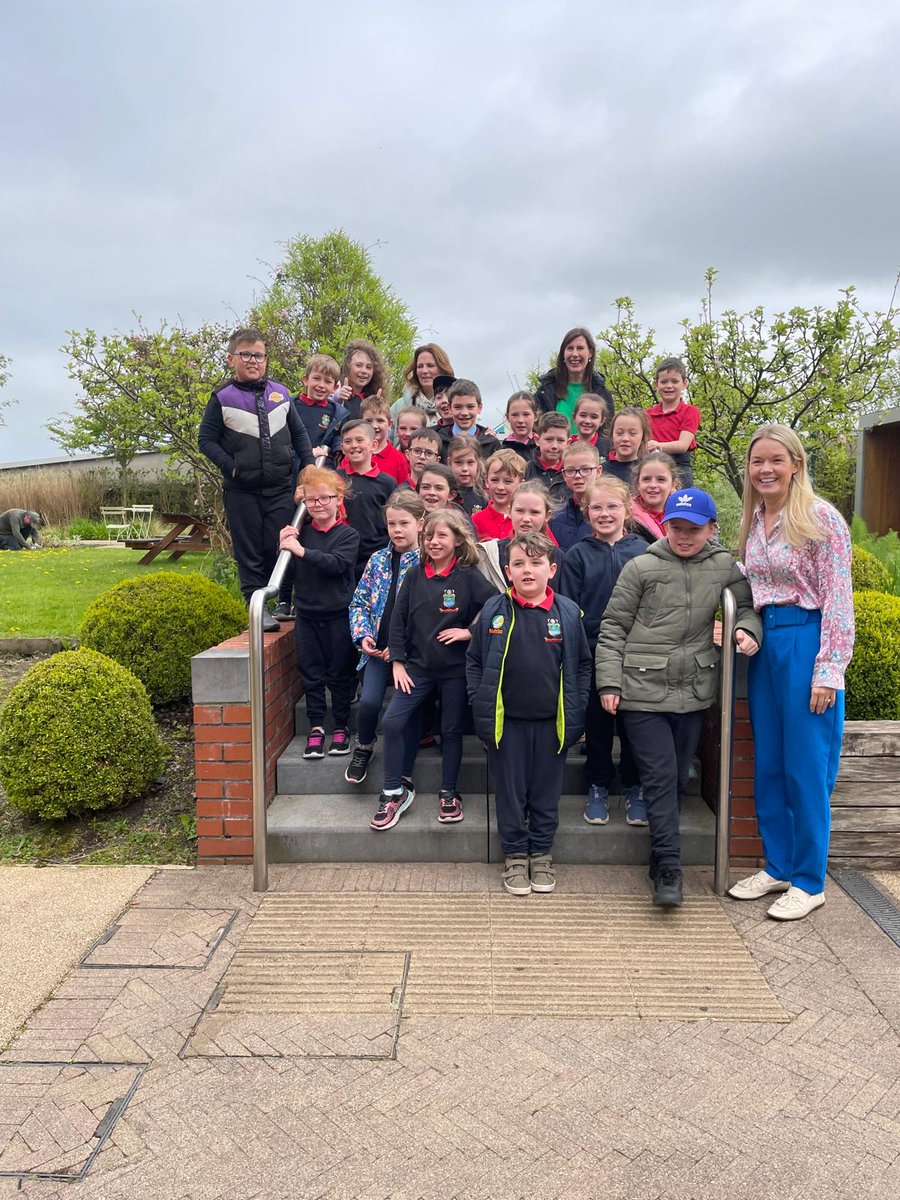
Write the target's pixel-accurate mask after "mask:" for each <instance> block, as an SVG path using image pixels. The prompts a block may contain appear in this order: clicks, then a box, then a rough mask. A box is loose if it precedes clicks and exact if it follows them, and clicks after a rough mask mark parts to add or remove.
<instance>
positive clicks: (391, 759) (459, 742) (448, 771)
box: [381, 672, 468, 792]
mask: <svg viewBox="0 0 900 1200" xmlns="http://www.w3.org/2000/svg"><path fill="white" fill-rule="evenodd" d="M410 678H411V679H412V681H413V683H414V684H415V685H416V686H415V687H414V688H413V690H412V691H411V692H409V693H407V692H403V691H401V690H400V689H399V688H398V689H397V690H396V691H395V692H394V695H393V697H392V698H391V702H390V704H389V705H388V710H387V712H386V713H385V714H384V717H383V718H382V721H381V735H382V737H383V738H384V786H385V788H389V789H392V788H398V787H400V781H401V775H403V774H404V773H405V772H406V767H407V766H411V764H412V763H413V762H415V752H416V751H418V749H419V737H420V735H421V722H420V720H419V716H420V713H419V709H420V708H421V707H422V705H423V704H424V703H425V701H426V700H427V699H428V697H429V696H430V695H431V694H432V693H433V692H437V693H438V694H439V696H440V697H441V790H443V791H453V792H455V791H456V785H457V783H458V782H459V768H460V766H461V765H462V752H463V723H464V722H465V719H466V708H467V705H468V699H467V696H466V679H465V676H464V675H463V676H461V677H460V678H459V679H426V678H425V677H424V676H422V675H413V673H412V672H410ZM410 752H412V757H411V758H410Z"/></svg>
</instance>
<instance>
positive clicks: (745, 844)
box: [729, 838, 763, 857]
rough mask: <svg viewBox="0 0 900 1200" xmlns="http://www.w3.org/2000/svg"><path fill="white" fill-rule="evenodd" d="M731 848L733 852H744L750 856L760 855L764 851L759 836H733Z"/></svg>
mask: <svg viewBox="0 0 900 1200" xmlns="http://www.w3.org/2000/svg"><path fill="white" fill-rule="evenodd" d="M729 848H730V850H731V853H732V854H744V855H747V856H748V857H753V856H754V855H755V856H756V857H759V855H761V854H762V852H763V848H762V842H761V841H760V840H759V838H732V840H731V843H730V847H729Z"/></svg>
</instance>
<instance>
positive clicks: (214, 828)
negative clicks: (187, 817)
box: [197, 817, 224, 837]
mask: <svg viewBox="0 0 900 1200" xmlns="http://www.w3.org/2000/svg"><path fill="white" fill-rule="evenodd" d="M223 832H224V829H223V827H222V820H221V818H220V817H198V818H197V836H198V837H221V836H222V834H223Z"/></svg>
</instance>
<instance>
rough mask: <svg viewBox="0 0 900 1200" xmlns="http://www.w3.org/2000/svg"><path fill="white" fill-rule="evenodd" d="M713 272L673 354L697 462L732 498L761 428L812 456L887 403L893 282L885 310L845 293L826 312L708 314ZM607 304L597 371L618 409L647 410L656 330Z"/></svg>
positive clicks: (624, 300)
mask: <svg viewBox="0 0 900 1200" xmlns="http://www.w3.org/2000/svg"><path fill="white" fill-rule="evenodd" d="M716 275H717V272H716V271H715V270H714V269H713V268H712V267H711V268H709V270H708V271H707V272H706V295H705V297H704V298H703V300H702V302H701V312H700V316H699V319H698V320H695V321H691V320H689V319H687V318H686V319H685V320H683V321H682V322H681V328H682V335H681V339H682V346H681V350H680V357H681V358H682V359H683V360H684V362H685V364H686V366H687V370H688V375H689V377H690V398H691V400H692V401H693V403H694V404H696V405H697V406H698V407H699V408H700V410H701V412H702V413H703V426H702V428H701V431H700V434H699V436H698V439H697V440H698V445H699V446H700V451H701V454H700V456H699V461H698V465H699V466H700V467H701V469H702V467H703V466H704V465H705V466H706V467H707V469H709V470H711V471H712V472H714V473H715V474H716V475H718V476H720V477H721V478H722V479H724V480H726V481H727V482H728V483H729V484H730V485H731V486H732V487H733V488H734V490H735V492H736V493H737V494H738V495H739V496H740V495H741V493H742V487H743V483H742V480H743V460H744V454H745V451H746V447H747V444H748V442H749V440H750V437H751V435H752V433H753V431H754V429H756V428H757V427H758V426H759V425H762V424H765V423H768V422H773V421H778V422H781V423H783V424H785V425H789V426H790V427H791V428H792V429H796V430H797V432H798V433H800V434H802V435H803V436H804V439H805V442H806V445H807V449H808V450H809V451H810V453H811V454H812V456H813V458H815V454H816V452H817V451H820V452H823V453H825V452H826V451H828V450H829V449H831V448H833V447H834V446H835V445H836V444H837V443H839V441H840V440H841V439H842V438H845V437H846V436H848V435H851V434H852V433H853V431H854V430H855V429H856V427H857V425H858V423H859V418H860V416H862V415H863V414H864V413H866V412H870V411H872V410H873V409H877V408H880V407H882V406H883V405H884V404H885V402H886V400H887V398H888V397H889V396H890V394H891V371H892V369H893V364H894V361H895V356H896V353H897V350H898V347H900V331H898V329H897V328H896V327H895V320H896V318H897V315H898V313H897V309H896V308H895V296H896V284H895V292H894V294H893V295H892V296H891V301H890V304H889V305H888V308H887V311H886V312H883V313H882V312H876V313H872V314H870V313H869V312H867V311H865V310H863V309H862V307H861V306H860V303H859V300H858V299H857V296H856V292H855V289H854V288H852V287H848V288H845V289H843V290H842V291H841V292H840V294H839V299H838V300H837V302H836V303H835V305H834V306H833V307H831V308H826V307H823V306H816V307H814V308H800V307H797V308H792V309H791V310H790V311H789V312H786V313H776V314H775V315H774V316H773V317H772V318H771V319H767V318H766V315H765V313H764V311H763V309H762V307H761V306H760V307H757V308H754V309H752V310H751V311H750V312H748V313H737V312H735V311H734V310H733V309H726V310H725V311H723V312H722V313H721V314H719V315H716V314H715V312H714V306H713V288H714V284H715V280H716ZM615 305H616V319H615V321H614V322H613V323H612V325H610V326H609V327H608V328H607V329H604V330H603V331H602V332H601V333H600V334H598V342H599V344H600V345H602V348H603V349H602V353H600V354H598V358H599V360H600V362H601V364H602V365H601V370H603V371H604V374H606V376H607V383H608V386H609V387H610V390H611V391H612V392H613V394H614V395H615V396H616V397H617V402H618V403H619V404H621V403H629V404H646V403H649V402H650V400H651V399H652V398H653V396H654V392H653V376H652V372H653V367H654V365H655V363H656V361H657V360H658V359H659V358H660V357H662V352H660V350H659V348H657V347H656V338H655V333H654V331H653V330H652V329H647V330H644V329H643V328H642V326H641V325H640V323H639V321H638V320H637V317H636V316H635V308H634V302H633V301H632V300H631V299H630V298H629V297H627V296H623V297H621V298H620V299H618V300H617V301H616V302H615ZM664 353H670V351H665V352H664Z"/></svg>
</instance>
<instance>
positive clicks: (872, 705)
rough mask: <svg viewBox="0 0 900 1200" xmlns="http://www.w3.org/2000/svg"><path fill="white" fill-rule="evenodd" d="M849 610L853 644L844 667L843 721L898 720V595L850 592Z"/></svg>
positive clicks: (899, 688)
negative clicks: (853, 623)
mask: <svg viewBox="0 0 900 1200" xmlns="http://www.w3.org/2000/svg"><path fill="white" fill-rule="evenodd" d="M853 609H854V612H855V615H856V643H855V645H854V647H853V659H852V661H851V663H850V666H849V667H848V668H847V679H846V688H847V694H846V703H847V720H848V721H896V720H900V596H888V595H885V593H884V592H854V593H853Z"/></svg>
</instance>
